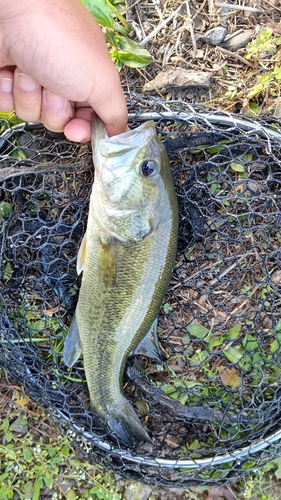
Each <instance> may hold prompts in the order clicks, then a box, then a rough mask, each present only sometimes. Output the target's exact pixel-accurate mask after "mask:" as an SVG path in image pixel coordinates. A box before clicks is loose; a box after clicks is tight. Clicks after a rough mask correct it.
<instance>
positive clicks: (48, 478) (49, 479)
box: [44, 471, 54, 489]
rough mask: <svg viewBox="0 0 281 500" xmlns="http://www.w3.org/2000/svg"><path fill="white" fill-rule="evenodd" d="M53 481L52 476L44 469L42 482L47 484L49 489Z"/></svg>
mask: <svg viewBox="0 0 281 500" xmlns="http://www.w3.org/2000/svg"><path fill="white" fill-rule="evenodd" d="M53 482H54V481H53V478H52V476H51V474H50V472H48V471H46V472H45V476H44V483H45V485H46V486H47V488H50V489H51V488H52V486H53Z"/></svg>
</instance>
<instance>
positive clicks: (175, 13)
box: [140, 4, 182, 45]
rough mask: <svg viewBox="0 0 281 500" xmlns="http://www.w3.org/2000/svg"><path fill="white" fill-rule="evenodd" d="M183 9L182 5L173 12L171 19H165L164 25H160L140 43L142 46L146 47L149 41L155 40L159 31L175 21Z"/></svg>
mask: <svg viewBox="0 0 281 500" xmlns="http://www.w3.org/2000/svg"><path fill="white" fill-rule="evenodd" d="M181 8H182V5H181V4H180V6H179V7H178V8H177V9H176V10H175V11H174V12H172V14H171V15H170V16H169V17H167V18H166V19H164V21H162V23H160V24H159V25H158V26H157V27H156V28H155V29H154V30H153V31H151V33H149V35H147V36H146V37H145V38H144V39H143V40H142V41H141V42H140V45H145V44H146V43H147V42H149V40H151V38H153V37H154V36H155V35H157V33H159V31H160V30H161V29H162V28H164V26H166V24H168V23H169V22H170V21H171V20H172V19H173V17H175V16H176V15H177V14H178V13H179V11H180V9H181Z"/></svg>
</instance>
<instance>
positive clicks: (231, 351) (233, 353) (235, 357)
mask: <svg viewBox="0 0 281 500" xmlns="http://www.w3.org/2000/svg"><path fill="white" fill-rule="evenodd" d="M223 353H224V355H225V356H226V357H227V359H229V361H231V363H237V362H238V361H239V360H240V359H241V358H242V354H241V353H240V352H239V351H238V349H237V348H236V347H233V346H230V347H228V349H223Z"/></svg>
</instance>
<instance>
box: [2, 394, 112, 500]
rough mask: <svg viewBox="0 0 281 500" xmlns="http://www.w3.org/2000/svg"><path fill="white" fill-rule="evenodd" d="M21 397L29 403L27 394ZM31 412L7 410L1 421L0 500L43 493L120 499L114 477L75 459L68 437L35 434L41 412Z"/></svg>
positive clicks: (73, 499)
mask: <svg viewBox="0 0 281 500" xmlns="http://www.w3.org/2000/svg"><path fill="white" fill-rule="evenodd" d="M18 397H19V396H18ZM20 399H21V401H20V402H21V405H22V406H28V404H29V401H28V398H27V397H24V400H22V398H20ZM32 413H33V414H31V412H30V413H29V414H28V413H25V412H23V411H21V412H17V413H14V412H10V413H9V414H8V415H7V418H3V419H1V420H0V443H3V444H0V499H1V500H8V499H13V498H18V499H24V500H27V499H30V500H31V499H32V500H37V499H40V498H42V495H43V493H44V492H45V493H46V492H48V493H49V494H53V496H52V498H54V500H55V499H58V498H61V499H67V500H76V499H80V498H87V499H101V500H120V499H121V496H120V495H119V494H118V493H117V492H116V484H115V479H114V476H113V475H112V474H109V473H104V474H103V475H101V473H100V470H99V468H98V467H97V466H93V465H92V464H90V463H89V462H88V461H87V460H84V459H83V460H82V461H80V460H78V459H77V457H76V456H75V453H74V450H73V448H72V446H71V445H70V443H69V439H68V438H67V437H64V436H61V435H55V437H48V438H46V437H43V436H40V437H39V438H38V436H37V437H36V436H35V435H34V429H38V427H40V425H39V423H40V420H41V418H42V417H44V415H43V414H42V411H41V410H39V409H38V410H37V413H36V414H35V415H34V412H32ZM45 419H46V417H45ZM35 432H36V431H35ZM54 433H55V430H54V429H53V430H52V435H53V436H54Z"/></svg>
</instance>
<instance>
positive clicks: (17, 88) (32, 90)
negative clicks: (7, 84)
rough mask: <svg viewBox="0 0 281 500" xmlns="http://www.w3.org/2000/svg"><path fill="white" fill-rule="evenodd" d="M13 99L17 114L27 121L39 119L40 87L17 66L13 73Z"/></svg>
mask: <svg viewBox="0 0 281 500" xmlns="http://www.w3.org/2000/svg"><path fill="white" fill-rule="evenodd" d="M14 101H15V109H16V113H17V115H18V116H19V117H20V118H21V119H22V120H25V121H27V122H36V121H39V120H40V115H41V102H42V87H41V85H39V83H38V82H36V81H35V80H34V79H33V78H31V77H30V76H29V75H27V74H25V73H23V72H22V71H20V70H19V69H18V68H17V69H16V70H15V73H14Z"/></svg>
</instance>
